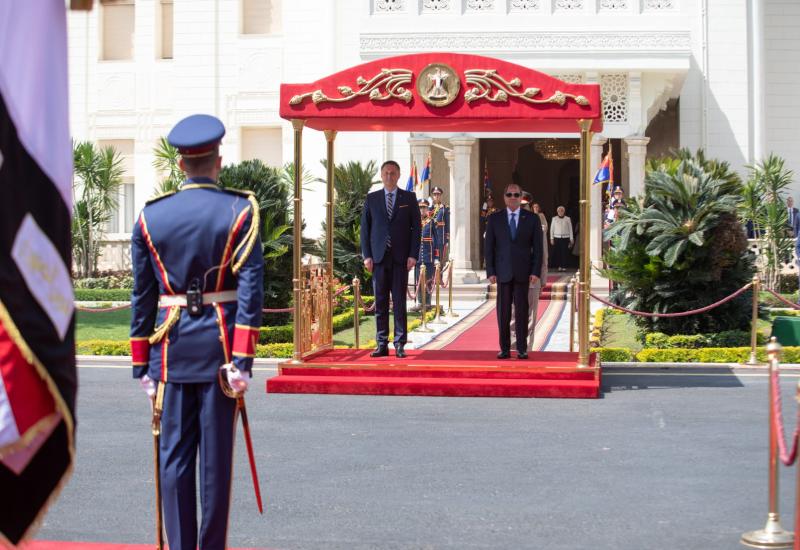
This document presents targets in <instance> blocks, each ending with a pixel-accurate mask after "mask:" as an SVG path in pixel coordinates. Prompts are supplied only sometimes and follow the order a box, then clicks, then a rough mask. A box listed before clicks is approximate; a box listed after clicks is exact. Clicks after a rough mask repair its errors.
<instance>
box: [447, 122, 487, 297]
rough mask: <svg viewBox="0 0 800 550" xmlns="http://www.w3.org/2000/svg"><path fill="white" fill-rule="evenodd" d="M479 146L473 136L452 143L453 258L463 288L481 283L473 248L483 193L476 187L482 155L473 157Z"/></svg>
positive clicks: (451, 216)
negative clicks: (479, 158)
mask: <svg viewBox="0 0 800 550" xmlns="http://www.w3.org/2000/svg"><path fill="white" fill-rule="evenodd" d="M477 142H478V140H477V139H475V138H473V137H469V136H458V137H454V138H451V139H450V143H451V144H452V146H453V153H452V156H453V161H452V169H451V170H450V250H451V252H450V258H451V259H452V260H453V279H454V280H455V282H456V283H460V284H470V283H478V282H480V280H479V279H478V275H477V274H476V273H475V268H476V265H474V264H473V261H472V260H473V254H472V249H473V244H474V245H477V244H478V241H477V239H478V238H479V235H478V231H479V230H478V216H477V209H476V206H477V201H478V195H479V189H478V187H477V186H473V185H472V182H473V181H477V180H476V178H477V176H478V155H477V154H473V153H477ZM473 187H475V189H473ZM473 191H475V192H474V193H473ZM473 195H474V196H473ZM473 222H474V223H473Z"/></svg>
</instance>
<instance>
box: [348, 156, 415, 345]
mask: <svg viewBox="0 0 800 550" xmlns="http://www.w3.org/2000/svg"><path fill="white" fill-rule="evenodd" d="M399 179H400V165H399V164H397V163H396V162H395V161H393V160H387V161H386V162H384V163H383V165H381V181H382V182H383V189H381V190H379V191H374V192H372V193H370V194H368V195H367V200H366V201H365V202H364V210H363V212H362V213H361V254H362V256H364V266H365V267H366V268H367V271H371V272H372V284H373V288H374V289H375V324H376V325H377V334H376V337H375V339H376V340H377V341H378V347H377V348H376V349H375V351H373V352H372V353H371V354H370V355H371V356H372V357H383V356H386V355H389V293H390V292H391V295H392V302H394V349H395V355H397V357H400V358H402V357H405V356H406V353H405V350H404V349H403V348H404V346H405V344H406V331H407V325H406V290H407V286H408V272H409V271H411V270H412V269H414V266H415V265H416V263H417V257H418V256H419V245H420V229H421V223H422V222H421V220H420V215H419V210H418V208H417V197H416V195H415V194H414V193H411V192H409V191H403V190H402V189H398V187H397V180H399Z"/></svg>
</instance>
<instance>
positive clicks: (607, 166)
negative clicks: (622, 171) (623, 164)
mask: <svg viewBox="0 0 800 550" xmlns="http://www.w3.org/2000/svg"><path fill="white" fill-rule="evenodd" d="M604 183H605V184H606V195H608V197H609V198H610V197H611V191H612V190H613V188H614V159H613V157H612V156H611V149H610V148H609V150H608V153H606V156H605V157H604V158H603V161H602V162H601V163H600V167H599V168H598V169H597V173H596V174H595V175H594V181H593V182H592V185H602V184H604Z"/></svg>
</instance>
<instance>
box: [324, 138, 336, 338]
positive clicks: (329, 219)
mask: <svg viewBox="0 0 800 550" xmlns="http://www.w3.org/2000/svg"><path fill="white" fill-rule="evenodd" d="M335 139H336V130H325V141H326V142H327V144H328V149H327V155H328V158H327V159H325V160H326V162H327V165H328V166H327V174H326V178H325V179H326V183H327V185H328V197H327V201H326V202H325V248H326V251H325V260H326V262H327V264H328V273H327V275H326V276H327V280H328V283H329V284H331V285H332V284H333V178H334V174H335V165H334V160H333V153H334V147H333V145H334V140H335ZM329 306H330V308H329V310H328V312H329V313H328V316H329V317H331V326H332V318H333V292H331V293H330V304H329Z"/></svg>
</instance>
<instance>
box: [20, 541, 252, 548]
mask: <svg viewBox="0 0 800 550" xmlns="http://www.w3.org/2000/svg"><path fill="white" fill-rule="evenodd" d="M19 548H21V549H22V550H153V548H155V543H153V544H113V543H110V542H62V541H55V540H32V541H30V542H25V543H22V544H21V545H20V546H19ZM164 548H165V550H166V549H167V547H166V546H165V547H164ZM229 550H267V549H258V548H231V549H229Z"/></svg>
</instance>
